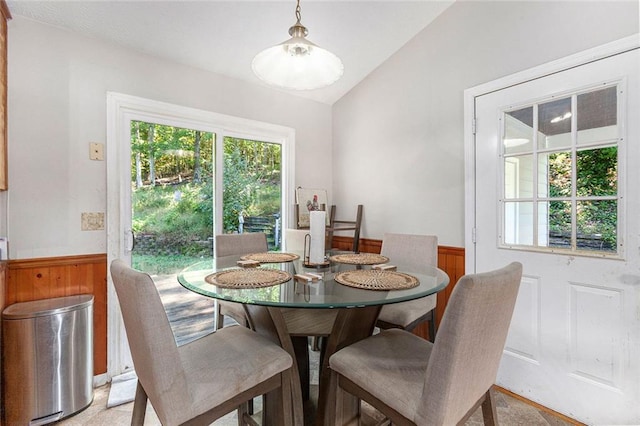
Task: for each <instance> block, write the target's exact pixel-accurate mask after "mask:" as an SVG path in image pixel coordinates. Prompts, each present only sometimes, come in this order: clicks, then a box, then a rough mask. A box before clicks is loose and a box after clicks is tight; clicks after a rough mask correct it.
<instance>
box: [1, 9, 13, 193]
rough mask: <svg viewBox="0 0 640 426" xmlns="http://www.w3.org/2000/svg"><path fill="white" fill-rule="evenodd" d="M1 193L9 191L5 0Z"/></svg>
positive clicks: (4, 15)
mask: <svg viewBox="0 0 640 426" xmlns="http://www.w3.org/2000/svg"><path fill="white" fill-rule="evenodd" d="M0 13H1V14H2V18H1V19H0V25H2V27H1V28H0V50H1V51H0V85H1V87H0V108H1V109H2V111H1V114H0V120H1V122H0V191H6V190H7V189H9V163H8V148H7V145H8V141H7V139H8V132H7V121H8V120H7V90H8V86H7V74H8V69H7V33H8V31H7V21H9V19H11V12H9V6H7V2H6V1H5V0H0Z"/></svg>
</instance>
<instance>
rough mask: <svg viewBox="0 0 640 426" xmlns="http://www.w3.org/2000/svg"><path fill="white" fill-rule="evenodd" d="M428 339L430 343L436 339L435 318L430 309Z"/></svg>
mask: <svg viewBox="0 0 640 426" xmlns="http://www.w3.org/2000/svg"><path fill="white" fill-rule="evenodd" d="M428 321H429V341H430V342H431V343H433V342H435V341H436V319H435V316H434V315H433V311H431V315H430V316H429V319H428Z"/></svg>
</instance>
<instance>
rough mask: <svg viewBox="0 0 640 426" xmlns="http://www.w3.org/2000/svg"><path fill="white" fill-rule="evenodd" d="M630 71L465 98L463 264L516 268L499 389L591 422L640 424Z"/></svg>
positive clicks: (578, 69)
mask: <svg viewBox="0 0 640 426" xmlns="http://www.w3.org/2000/svg"><path fill="white" fill-rule="evenodd" d="M585 62H587V61H585ZM639 64H640V54H639V50H638V49H637V46H636V48H635V49H631V50H630V51H627V52H624V53H618V54H615V55H613V56H610V57H606V58H601V59H598V60H595V61H591V62H587V63H584V64H582V65H580V66H573V67H571V68H568V69H566V70H564V71H560V70H557V71H554V72H553V73H551V74H550V75H546V76H544V77H539V78H534V79H532V80H529V81H526V82H522V83H519V84H515V85H510V86H509V87H506V88H503V89H500V90H495V91H491V92H490V93H486V94H480V95H478V96H474V99H475V106H474V107H475V123H476V131H475V151H474V153H473V154H471V155H472V156H473V157H474V163H475V164H474V166H475V167H474V171H473V172H472V173H471V175H472V176H473V177H472V180H473V179H475V188H474V190H473V191H474V193H473V195H472V197H471V198H472V199H475V200H474V201H475V215H474V218H473V220H475V223H474V224H472V226H473V235H474V237H473V238H474V239H475V245H474V246H471V247H470V250H469V251H470V252H471V253H472V254H474V256H473V257H474V259H472V260H471V262H475V270H476V271H478V272H481V271H487V270H491V269H494V268H498V267H500V266H503V265H505V264H507V263H508V262H511V261H519V262H521V263H522V264H523V266H524V272H523V279H522V284H521V288H520V293H519V295H518V300H517V305H516V309H515V313H514V315H513V319H512V323H511V328H510V331H509V336H508V339H507V344H506V348H505V351H504V355H503V359H502V362H501V366H500V371H499V374H498V379H497V384H498V385H500V386H502V387H504V388H507V389H509V390H511V391H513V392H515V393H517V394H519V395H522V396H524V397H526V398H528V399H530V400H533V401H536V402H538V403H540V404H542V405H544V406H546V407H548V408H551V409H553V410H556V411H558V412H560V413H563V414H565V415H567V416H570V417H572V418H575V419H577V420H580V421H582V422H585V423H588V424H597V425H602V424H640V213H639V212H640V132H639V126H640V120H639V117H640V105H639V98H640V85H639V76H640V68H639ZM468 158H470V157H468ZM470 231H471V230H470ZM469 266H472V267H473V263H471V264H470V265H469ZM468 269H472V268H468ZM468 272H471V271H469V270H468Z"/></svg>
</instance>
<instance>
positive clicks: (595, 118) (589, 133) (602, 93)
mask: <svg viewBox="0 0 640 426" xmlns="http://www.w3.org/2000/svg"><path fill="white" fill-rule="evenodd" d="M617 103H618V98H617V87H616V86H612V87H608V88H606V89H602V90H597V91H595V92H589V93H583V94H581V95H578V98H577V110H578V116H577V117H576V118H577V122H578V144H586V143H593V142H602V141H608V140H615V139H617V138H618V105H617Z"/></svg>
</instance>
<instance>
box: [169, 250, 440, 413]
mask: <svg viewBox="0 0 640 426" xmlns="http://www.w3.org/2000/svg"><path fill="white" fill-rule="evenodd" d="M289 254H292V253H289ZM291 257H295V256H291ZM329 259H333V257H330V258H329ZM240 260H241V256H228V257H220V258H215V259H208V260H204V261H202V262H198V263H195V264H194V265H192V266H190V267H188V268H186V269H184V270H183V271H182V272H181V273H180V274H179V275H178V281H179V283H180V284H181V285H182V286H183V287H185V288H187V289H189V290H191V291H193V292H195V293H198V294H201V295H204V296H207V297H212V298H215V299H218V300H225V301H228V302H236V303H241V304H242V305H243V306H244V308H245V312H246V313H247V318H248V322H249V324H250V326H251V328H253V329H254V330H255V331H256V332H258V333H260V334H262V335H265V336H267V337H269V338H271V339H272V340H275V341H278V342H279V343H280V344H281V345H282V347H283V348H284V349H286V350H287V351H288V352H289V353H290V354H291V355H292V357H293V358H294V359H295V360H296V363H295V369H296V370H297V371H298V376H299V377H300V379H301V382H298V383H294V384H293V386H292V393H293V395H292V398H293V403H294V405H295V404H298V403H299V404H300V405H302V402H301V401H302V399H303V397H306V396H308V383H309V380H308V375H309V364H308V363H309V361H308V347H307V343H306V342H307V336H322V337H324V338H325V343H324V345H323V348H322V354H321V362H320V382H319V389H318V400H319V401H318V406H317V412H316V417H315V424H316V425H323V424H324V419H325V409H326V407H327V403H328V401H331V398H332V397H335V395H330V394H329V390H330V386H329V381H330V371H329V367H328V359H329V357H330V356H331V355H332V354H333V353H334V352H336V351H338V350H339V349H341V348H343V347H345V346H347V345H349V344H352V343H355V342H356V341H358V340H361V339H363V338H366V337H368V336H370V335H371V334H372V333H373V330H374V327H375V323H376V319H377V317H378V314H379V313H380V309H381V308H382V306H383V305H386V304H391V303H399V302H403V301H408V300H414V299H419V298H422V297H426V296H429V295H432V294H435V293H437V292H439V291H441V290H443V289H444V288H446V286H447V285H448V284H449V277H448V276H447V274H446V273H445V272H444V271H442V270H440V269H438V268H435V267H426V266H425V267H423V268H421V270H420V271H419V272H416V271H412V270H408V269H403V268H401V267H399V268H398V270H397V271H393V272H391V271H381V272H379V273H378V271H375V272H374V271H371V269H372V265H363V264H353V263H342V262H336V261H328V262H327V264H326V265H325V266H323V267H317V266H313V267H307V266H305V263H304V262H303V259H302V257H298V258H296V259H293V260H290V261H283V262H272V263H261V264H260V266H259V268H261V269H266V270H274V273H275V271H282V272H285V274H283V273H282V272H279V274H280V275H282V276H284V277H285V281H284V282H282V283H279V284H274V285H269V286H264V287H259V288H228V286H226V285H224V286H221V285H216V282H217V281H216V280H215V279H212V277H215V276H216V275H218V274H219V273H221V272H225V271H234V270H241V269H242V268H240V267H239V266H238V261H240ZM391 261H393V262H394V264H396V265H401V264H402V260H401V259H391ZM360 270H361V271H369V274H371V276H372V279H373V284H376V285H377V288H383V289H376V290H371V289H364V288H359V287H357V286H356V287H354V286H353V285H352V284H353V283H351V285H350V284H349V282H348V280H347V281H345V276H349V275H348V274H349V272H350V271H360ZM307 273H312V274H316V275H317V276H314V277H312V278H310V277H307V278H308V279H312V280H311V281H306V280H301V279H297V278H295V276H296V275H298V274H307ZM345 274H346V275H345ZM364 274H365V275H366V274H367V273H366V272H364ZM289 276H290V277H291V278H290V279H287V277H289ZM398 276H403V277H404V278H406V279H408V280H409V281H410V282H411V285H412V286H411V287H410V288H402V289H386V288H387V287H389V285H391V284H393V283H392V281H393V279H396V278H398ZM336 278H337V280H336ZM386 281H389V282H386ZM345 283H346V284H345ZM356 284H357V283H356ZM387 284H389V285H387ZM391 287H393V286H391ZM296 342H297V343H296ZM300 342H303V343H300ZM301 383H302V384H301ZM269 398H270V399H269ZM274 398H275V397H274V396H270V397H269V395H267V398H265V405H264V410H265V413H264V414H265V415H266V419H267V422H268V423H271V424H278V421H279V419H275V418H269V416H270V414H269V412H270V411H273V412H275V411H276V410H271V409H270V408H269V407H275V406H277V401H275V400H274ZM344 398H347V399H349V398H350V397H349V396H344ZM342 404H343V406H344V407H352V411H353V412H354V414H353V415H354V416H355V413H356V411H357V408H356V407H355V405H354V404H355V402H354V401H353V400H344V401H343V402H342ZM329 405H331V404H329ZM298 421H300V422H301V421H302V419H301V418H298ZM296 423H298V422H296ZM300 424H302V423H300Z"/></svg>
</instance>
